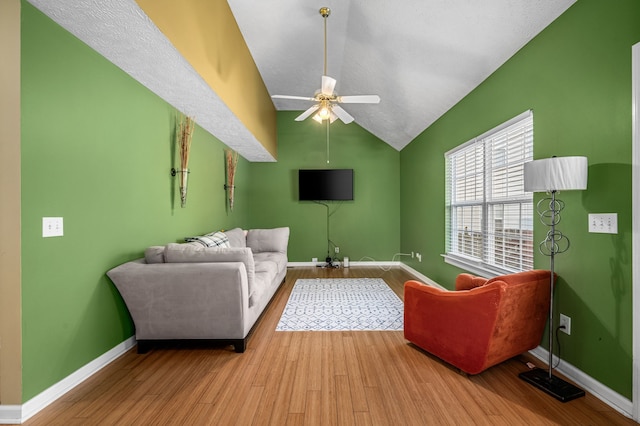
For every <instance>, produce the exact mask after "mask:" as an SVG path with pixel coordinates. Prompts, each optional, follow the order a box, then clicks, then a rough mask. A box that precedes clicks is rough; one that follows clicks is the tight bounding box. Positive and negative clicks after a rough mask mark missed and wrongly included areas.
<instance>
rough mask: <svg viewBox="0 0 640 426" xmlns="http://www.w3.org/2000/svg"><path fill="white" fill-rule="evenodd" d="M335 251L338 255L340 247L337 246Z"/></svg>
mask: <svg viewBox="0 0 640 426" xmlns="http://www.w3.org/2000/svg"><path fill="white" fill-rule="evenodd" d="M335 251H336V254H338V253H340V247H337V246H336V248H335Z"/></svg>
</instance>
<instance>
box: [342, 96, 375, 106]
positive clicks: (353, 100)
mask: <svg viewBox="0 0 640 426" xmlns="http://www.w3.org/2000/svg"><path fill="white" fill-rule="evenodd" d="M336 101H337V102H340V103H342V104H378V103H380V96H378V95H353V96H338V98H337V99H336Z"/></svg>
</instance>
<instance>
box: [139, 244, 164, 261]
mask: <svg viewBox="0 0 640 426" xmlns="http://www.w3.org/2000/svg"><path fill="white" fill-rule="evenodd" d="M144 261H145V262H146V263H164V246H151V247H149V248H147V249H146V250H145V251H144Z"/></svg>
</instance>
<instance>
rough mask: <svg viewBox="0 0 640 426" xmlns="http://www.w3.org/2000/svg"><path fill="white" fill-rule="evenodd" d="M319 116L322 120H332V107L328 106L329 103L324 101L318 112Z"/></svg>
mask: <svg viewBox="0 0 640 426" xmlns="http://www.w3.org/2000/svg"><path fill="white" fill-rule="evenodd" d="M318 116H319V117H320V119H321V120H326V119H327V118H331V107H330V106H329V105H328V102H326V101H323V102H322V106H321V107H320V109H319V110H318Z"/></svg>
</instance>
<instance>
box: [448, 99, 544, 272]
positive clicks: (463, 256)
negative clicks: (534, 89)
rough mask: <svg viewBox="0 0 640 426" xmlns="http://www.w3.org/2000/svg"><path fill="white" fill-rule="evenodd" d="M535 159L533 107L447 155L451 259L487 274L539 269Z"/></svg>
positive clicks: (473, 270)
mask: <svg viewBox="0 0 640 426" xmlns="http://www.w3.org/2000/svg"><path fill="white" fill-rule="evenodd" d="M532 159H533V113H532V112H531V111H527V112H525V113H523V114H521V115H519V116H518V117H515V118H513V119H512V120H509V121H508V122H506V123H504V124H502V125H500V126H498V127H496V128H495V129H492V130H490V131H489V132H487V133H485V134H483V135H481V136H479V137H477V138H475V139H473V140H471V141H469V142H467V143H465V144H463V145H461V146H459V147H457V148H455V149H453V150H451V151H449V152H447V153H446V154H445V161H446V179H445V180H446V196H447V198H446V226H445V229H446V233H447V235H446V254H445V260H446V261H447V262H449V263H453V264H455V265H457V266H460V267H463V268H465V269H467V270H470V271H472V272H475V273H480V274H483V275H495V274H503V273H511V272H517V271H523V270H528V269H532V268H533V194H532V193H525V192H524V177H523V164H524V163H525V162H527V161H531V160H532Z"/></svg>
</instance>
